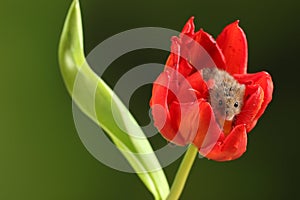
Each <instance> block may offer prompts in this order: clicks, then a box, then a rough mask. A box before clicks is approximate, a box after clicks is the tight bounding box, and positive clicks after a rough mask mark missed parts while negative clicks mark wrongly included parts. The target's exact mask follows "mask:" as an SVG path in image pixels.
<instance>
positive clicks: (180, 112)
mask: <svg viewBox="0 0 300 200" xmlns="http://www.w3.org/2000/svg"><path fill="white" fill-rule="evenodd" d="M193 19H194V18H193V17H191V18H190V19H189V20H188V22H187V23H186V25H185V26H184V28H183V30H182V32H181V34H180V36H179V37H173V38H172V45H171V53H170V55H169V58H168V60H167V62H166V65H165V69H164V71H163V72H162V73H161V74H160V75H159V77H158V78H157V80H156V81H155V82H154V85H153V90H152V98H151V102H150V106H151V108H152V115H153V118H154V124H155V126H156V127H157V129H158V130H159V131H160V133H161V134H162V135H163V137H164V138H166V139H167V140H168V141H170V142H172V143H175V144H177V145H181V146H184V145H188V144H193V145H194V146H196V147H197V148H198V151H199V153H200V154H202V155H203V156H205V157H206V158H208V159H212V160H215V161H229V160H233V159H237V158H239V157H240V156H241V155H242V154H243V153H244V152H245V151H246V146H247V134H248V133H249V132H250V131H251V130H252V129H253V128H254V127H255V125H256V123H257V121H258V119H259V118H260V117H261V115H262V114H263V113H264V111H265V109H266V107H267V105H268V104H269V103H270V101H271V99H272V92H273V82H272V79H271V76H270V75H269V74H268V73H267V72H258V73H253V74H248V73H247V59H248V49H247V40H246V36H245V34H244V32H243V30H242V29H241V28H240V27H239V21H235V22H233V23H231V24H229V25H228V26H226V27H225V28H224V30H223V31H222V32H221V34H220V35H219V36H218V37H217V39H216V40H214V38H213V37H212V36H211V35H209V34H208V33H206V32H205V31H203V30H202V29H201V30H199V31H197V32H195V27H194V22H193ZM209 68H210V69H211V74H209V73H206V75H207V76H208V78H207V77H206V78H205V70H206V72H207V69H209ZM213 73H214V74H219V75H214V74H213ZM221 79H222V80H221ZM228 82H230V84H229V83H228ZM224 84H225V86H224ZM226 84H227V86H226ZM220 87H223V89H222V88H221V89H222V90H221V93H222V94H220V95H219V93H220V92H218V93H217V92H216V91H217V89H219V90H220ZM233 90H234V91H233ZM223 93H224V94H223ZM214 95H217V96H218V97H215V96H214ZM222 95H223V97H219V96H222ZM229 97H230V98H229ZM214 98H220V100H218V99H217V102H219V106H222V105H223V106H224V109H223V111H224V112H223V114H222V112H221V114H220V112H218V109H217V108H216V105H214V104H216V103H214V101H213V99H214ZM234 99H239V100H236V102H234V101H233V100H234ZM217 104H218V103H217ZM230 112H231V113H232V114H229V113H230ZM218 113H219V114H218Z"/></svg>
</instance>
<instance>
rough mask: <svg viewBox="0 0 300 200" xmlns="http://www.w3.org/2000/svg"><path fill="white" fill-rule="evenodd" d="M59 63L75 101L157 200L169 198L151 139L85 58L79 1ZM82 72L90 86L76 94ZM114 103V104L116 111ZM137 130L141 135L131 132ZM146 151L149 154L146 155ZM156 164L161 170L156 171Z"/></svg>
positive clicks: (74, 6)
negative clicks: (93, 104)
mask: <svg viewBox="0 0 300 200" xmlns="http://www.w3.org/2000/svg"><path fill="white" fill-rule="evenodd" d="M59 64H60V69H61V73H62V76H63V79H64V82H65V85H66V87H67V89H68V91H69V93H70V95H71V96H72V99H73V101H74V102H75V103H76V104H77V105H78V107H79V108H80V109H81V110H82V111H83V112H84V113H85V114H86V115H87V116H89V117H90V118H91V119H92V120H93V121H94V122H95V123H97V124H98V125H99V126H101V128H102V129H104V130H105V131H106V133H107V134H108V135H109V137H110V138H111V140H112V141H113V142H114V143H115V145H116V146H117V147H118V149H119V150H120V152H121V153H122V154H123V155H124V156H125V158H126V159H127V160H128V162H129V163H130V165H131V166H132V167H133V169H134V170H135V171H136V172H138V173H137V175H138V176H139V177H140V179H141V180H142V181H143V183H144V184H145V185H146V187H147V188H148V189H149V190H150V192H151V193H152V194H153V195H154V197H155V199H165V198H166V197H167V195H168V193H169V185H168V182H167V179H166V177H165V174H164V172H163V170H162V168H161V166H160V164H159V161H158V160H157V158H156V156H155V154H154V152H153V149H152V147H151V145H150V143H149V141H148V140H147V138H146V136H145V135H144V133H143V132H142V130H141V129H140V128H139V127H138V125H137V122H136V121H135V119H134V118H133V117H132V115H131V114H130V112H129V111H128V109H127V108H126V107H125V106H124V105H123V103H122V102H121V101H120V99H119V98H118V97H117V96H116V95H115V94H114V92H113V91H112V90H111V89H110V88H109V86H107V85H106V84H105V82H104V81H103V80H102V79H101V78H99V77H98V76H97V75H96V74H95V73H94V72H93V71H92V69H91V68H90V67H89V66H88V64H87V63H86V61H85V55H84V50H83V34H82V22H81V13H80V7H79V2H78V1H77V0H74V1H73V3H72V5H71V7H70V9H69V12H68V15H67V18H66V21H65V24H64V28H63V31H62V35H61V40H60V44H59ZM79 73H80V78H81V81H80V84H84V87H85V88H88V89H87V91H85V92H84V94H81V93H78V92H77V93H76V94H74V91H73V88H74V84H75V81H76V78H77V77H78V74H79ZM94 85H96V88H95V89H96V93H95V92H94V91H93V89H89V88H92V87H93V86H94ZM93 93H94V94H93ZM89 95H90V96H89ZM86 96H89V98H90V97H91V96H92V97H94V99H93V100H94V103H95V109H96V113H93V111H92V109H91V105H90V103H91V102H89V100H87V99H88V98H86ZM112 106H113V107H114V112H113V113H112V109H111V107H112ZM100 111H101V112H100ZM115 118H118V123H120V122H121V123H122V125H123V126H124V127H125V129H126V130H125V131H122V130H121V129H120V128H119V126H118V124H117V123H116V122H115V120H114V119H115ZM137 127H138V128H137ZM133 132H134V135H135V136H138V137H132V136H130V134H128V133H133ZM145 154H147V157H145V156H142V155H145ZM153 166H155V167H156V168H157V169H158V170H156V171H153Z"/></svg>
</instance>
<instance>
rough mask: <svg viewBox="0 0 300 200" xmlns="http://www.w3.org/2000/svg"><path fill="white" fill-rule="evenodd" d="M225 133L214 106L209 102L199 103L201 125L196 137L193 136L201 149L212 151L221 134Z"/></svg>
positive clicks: (193, 139)
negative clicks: (218, 121) (219, 123)
mask: <svg viewBox="0 0 300 200" xmlns="http://www.w3.org/2000/svg"><path fill="white" fill-rule="evenodd" d="M221 134H222V135H224V134H223V133H222V130H221V129H220V128H219V126H218V124H217V122H216V120H215V116H214V113H213V110H212V107H211V106H210V104H209V103H208V102H204V101H203V102H202V103H201V104H200V105H199V125H198V131H197V135H196V137H195V138H192V140H191V141H193V144H194V145H195V146H197V147H198V148H199V149H200V150H199V151H202V152H204V151H210V150H211V149H212V147H213V146H214V145H215V144H216V143H217V141H218V139H219V138H220V135H221Z"/></svg>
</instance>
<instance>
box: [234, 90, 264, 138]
mask: <svg viewBox="0 0 300 200" xmlns="http://www.w3.org/2000/svg"><path fill="white" fill-rule="evenodd" d="M244 98H245V100H244V105H243V108H242V110H241V112H240V114H239V115H237V116H236V122H235V124H236V125H239V124H245V125H246V129H247V132H250V131H251V130H252V128H253V127H254V126H255V125H256V122H257V120H256V116H257V114H258V112H259V111H260V109H261V105H262V103H263V98H264V91H263V90H262V88H261V87H260V86H259V85H247V86H246V91H245V97H244Z"/></svg>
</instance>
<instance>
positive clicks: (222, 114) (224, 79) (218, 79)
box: [202, 68, 245, 122]
mask: <svg viewBox="0 0 300 200" xmlns="http://www.w3.org/2000/svg"><path fill="white" fill-rule="evenodd" d="M202 77H203V79H204V81H205V82H206V83H207V86H208V89H209V95H210V96H209V102H210V104H211V106H212V108H213V110H214V113H215V116H216V118H217V119H218V121H219V122H220V120H222V119H223V120H222V121H224V120H229V121H231V120H233V118H234V116H235V115H237V114H239V113H240V112H241V108H242V106H243V99H244V94H245V85H243V84H240V83H238V82H237V81H236V80H235V79H234V78H233V77H232V76H231V75H230V74H229V73H227V72H226V71H224V70H220V69H217V68H203V69H202Z"/></svg>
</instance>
